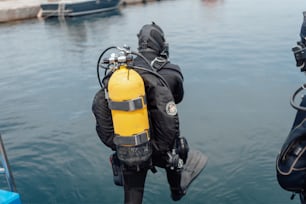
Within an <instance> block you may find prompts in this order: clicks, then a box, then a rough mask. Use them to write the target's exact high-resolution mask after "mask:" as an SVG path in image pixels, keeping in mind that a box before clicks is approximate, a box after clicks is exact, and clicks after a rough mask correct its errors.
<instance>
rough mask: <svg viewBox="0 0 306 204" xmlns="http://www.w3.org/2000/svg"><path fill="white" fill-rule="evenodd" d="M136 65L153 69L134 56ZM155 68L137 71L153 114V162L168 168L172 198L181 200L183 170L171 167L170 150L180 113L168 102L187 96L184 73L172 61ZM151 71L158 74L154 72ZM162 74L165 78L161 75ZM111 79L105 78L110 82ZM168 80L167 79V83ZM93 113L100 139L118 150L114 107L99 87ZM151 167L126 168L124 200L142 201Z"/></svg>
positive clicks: (178, 101) (177, 134)
mask: <svg viewBox="0 0 306 204" xmlns="http://www.w3.org/2000/svg"><path fill="white" fill-rule="evenodd" d="M142 54H143V55H144V56H145V57H146V58H147V59H148V61H150V62H151V61H152V60H153V59H155V57H156V55H154V54H153V53H142ZM134 65H135V66H137V67H143V68H146V69H150V67H149V66H148V64H147V63H145V61H144V60H142V59H141V58H139V57H138V58H136V59H135V60H134ZM154 67H155V68H154V70H151V72H149V71H145V70H138V69H136V71H137V72H138V73H139V74H140V75H141V76H142V78H143V80H144V84H145V91H146V97H147V105H148V112H149V115H150V118H149V120H150V136H151V143H152V147H153V153H152V164H153V166H157V167H161V168H165V169H166V172H167V179H168V183H169V185H170V189H171V195H172V198H173V200H179V199H180V198H181V197H182V196H183V194H184V193H183V192H182V190H181V188H180V180H181V173H180V172H179V171H176V170H171V169H170V168H169V167H168V162H167V159H168V156H167V152H169V151H171V149H172V148H173V145H174V140H175V139H176V138H177V137H179V136H180V129H179V118H178V114H174V115H173V114H169V112H167V110H166V109H167V104H169V102H175V103H176V104H178V103H180V102H181V101H182V99H183V96H184V89H183V75H182V73H181V70H180V67H179V66H177V65H174V64H171V63H170V62H160V63H156V66H154ZM152 71H153V72H155V73H158V74H152ZM158 75H161V76H162V78H160V77H158ZM107 81H108V79H107V78H106V79H105V80H104V82H105V83H106V86H107ZM165 81H166V83H165ZM92 110H93V113H94V115H95V117H96V130H97V133H98V136H99V138H100V139H101V141H102V142H103V143H104V144H105V145H106V146H108V147H110V148H111V149H112V150H114V151H116V146H115V144H114V142H113V138H114V129H113V124H112V118H111V111H110V109H109V108H108V103H107V101H106V100H105V93H104V90H100V91H99V92H98V93H97V94H96V96H95V98H94V101H93V106H92ZM148 170H149V167H148V168H141V169H140V170H139V169H138V170H136V168H130V167H128V166H125V167H124V168H123V176H124V192H125V199H124V200H125V203H126V204H127V203H133V204H138V203H142V198H143V192H144V185H145V179H146V175H147V171H148Z"/></svg>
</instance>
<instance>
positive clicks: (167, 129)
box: [143, 74, 180, 152]
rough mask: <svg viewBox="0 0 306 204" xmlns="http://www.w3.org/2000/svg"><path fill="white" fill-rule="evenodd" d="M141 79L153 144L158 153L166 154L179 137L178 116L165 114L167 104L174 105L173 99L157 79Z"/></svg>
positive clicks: (145, 75) (166, 88) (149, 77)
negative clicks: (143, 84) (146, 100)
mask: <svg viewBox="0 0 306 204" xmlns="http://www.w3.org/2000/svg"><path fill="white" fill-rule="evenodd" d="M143 79H144V82H145V86H146V95H147V99H148V110H149V114H150V125H151V126H150V128H151V132H152V136H153V142H154V144H155V145H156V148H157V150H158V151H160V152H167V151H169V150H171V149H172V147H173V144H174V139H175V138H177V137H179V135H180V130H179V118H178V114H177V113H176V114H174V115H172V114H170V113H169V112H167V107H168V105H169V103H171V102H172V103H174V99H173V96H172V94H171V91H170V89H169V88H168V87H167V86H165V85H163V84H162V83H160V80H159V79H158V78H156V77H154V76H152V75H150V74H144V75H143Z"/></svg>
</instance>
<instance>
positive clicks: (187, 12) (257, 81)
mask: <svg viewBox="0 0 306 204" xmlns="http://www.w3.org/2000/svg"><path fill="white" fill-rule="evenodd" d="M304 10H306V5H305V2H304V1H302V0H296V1H289V0H271V1H269V2H267V1H265V0H258V1H250V0H219V1H218V0H215V1H212V0H210V1H208V0H206V1H204V0H203V1H201V0H169V1H161V2H154V3H149V4H146V5H133V6H129V7H125V8H122V9H121V10H120V11H119V12H115V13H109V14H107V15H104V14H102V15H101V14H99V15H93V16H86V17H81V18H73V19H67V20H66V21H58V20H50V21H43V20H36V19H34V20H28V21H23V22H17V23H9V24H2V25H0V42H1V46H0V53H1V54H0V87H1V88H0V96H1V99H0V132H1V133H2V137H3V139H4V142H5V146H6V150H7V153H8V157H9V160H10V164H11V167H12V171H13V174H14V177H15V180H16V184H17V190H18V192H19V193H20V194H21V198H22V201H23V203H25V204H41V203H48V204H55V203H60V204H72V203H80V204H81V203H84V204H85V203H86V204H98V203H106V204H109V203H122V201H123V191H122V189H121V188H119V187H117V186H115V185H113V181H112V172H111V169H110V165H109V162H108V157H109V155H110V154H111V151H110V150H108V149H107V148H105V147H104V146H103V145H102V143H101V142H100V140H99V139H98V137H97V135H96V132H95V122H94V118H93V116H92V113H91V104H92V99H93V97H94V95H95V93H96V92H97V91H98V89H99V85H98V81H97V78H96V62H97V59H98V57H99V55H100V53H101V52H102V51H103V50H104V49H105V48H107V47H108V46H111V45H118V46H122V45H123V44H128V45H130V46H131V47H132V48H133V49H134V50H136V48H137V47H136V44H137V38H136V33H137V32H138V31H139V29H140V28H141V26H142V25H143V24H146V23H150V22H151V21H155V22H156V23H157V24H159V25H160V26H161V27H162V28H163V29H164V31H165V33H166V37H167V40H168V42H169V44H170V58H171V60H172V61H173V62H175V63H177V64H179V65H180V66H181V68H182V69H183V73H184V75H185V90H186V97H185V100H184V101H183V103H182V104H181V105H180V106H179V113H180V119H181V132H182V135H184V136H185V137H187V138H188V140H189V143H190V146H191V147H192V148H196V149H199V150H201V151H202V152H204V153H205V154H207V155H208V157H209V163H208V165H207V168H206V169H205V171H204V172H203V173H202V174H201V175H200V177H199V178H198V179H197V180H196V181H195V182H194V183H193V184H192V186H191V187H190V189H189V192H188V194H187V196H186V197H184V199H182V200H181V201H180V202H178V203H192V204H202V203H207V204H246V203H247V204H260V203H262V204H267V203H271V204H272V203H273V204H274V203H277V204H287V203H292V204H294V203H299V202H298V199H295V200H294V201H290V198H289V197H290V195H291V194H290V193H288V192H286V191H284V190H282V189H281V188H280V187H279V186H278V183H277V181H276V177H275V158H276V155H277V153H278V151H279V150H280V147H281V145H282V143H283V141H284V140H285V138H286V137H287V134H288V132H289V129H290V128H291V125H292V123H293V119H294V116H295V111H294V110H293V109H292V108H291V107H290V105H289V98H290V96H291V94H292V93H293V92H294V91H295V89H296V88H298V87H299V86H300V85H301V84H302V83H303V82H305V76H304V75H303V74H301V73H300V72H299V71H298V69H297V68H295V61H294V58H293V55H292V53H291V48H292V47H293V46H294V45H295V43H296V41H297V40H299V31H300V25H301V23H302V19H303V17H302V11H304ZM144 203H147V204H153V203H174V202H173V201H171V199H170V193H169V190H168V185H167V181H166V176H165V173H164V172H163V171H162V170H159V171H158V173H157V174H152V173H150V174H149V175H148V178H147V183H146V189H145V195H144Z"/></svg>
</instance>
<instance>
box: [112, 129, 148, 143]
mask: <svg viewBox="0 0 306 204" xmlns="http://www.w3.org/2000/svg"><path fill="white" fill-rule="evenodd" d="M149 140H150V137H149V133H148V132H142V133H140V134H137V135H133V136H120V135H116V136H115V137H114V143H115V144H116V145H131V146H137V145H140V144H143V143H146V142H148V141H149Z"/></svg>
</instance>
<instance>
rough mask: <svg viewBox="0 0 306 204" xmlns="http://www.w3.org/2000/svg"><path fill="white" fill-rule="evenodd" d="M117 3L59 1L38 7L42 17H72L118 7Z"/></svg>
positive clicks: (115, 1) (97, 0) (104, 0)
mask: <svg viewBox="0 0 306 204" xmlns="http://www.w3.org/2000/svg"><path fill="white" fill-rule="evenodd" d="M119 3H120V0H93V1H79V2H73V1H60V2H50V3H43V4H41V5H40V7H41V16H42V17H65V16H67V17H69V16H71V17H72V16H81V15H87V14H93V13H99V12H105V11H110V10H113V9H116V8H118V6H119Z"/></svg>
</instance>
